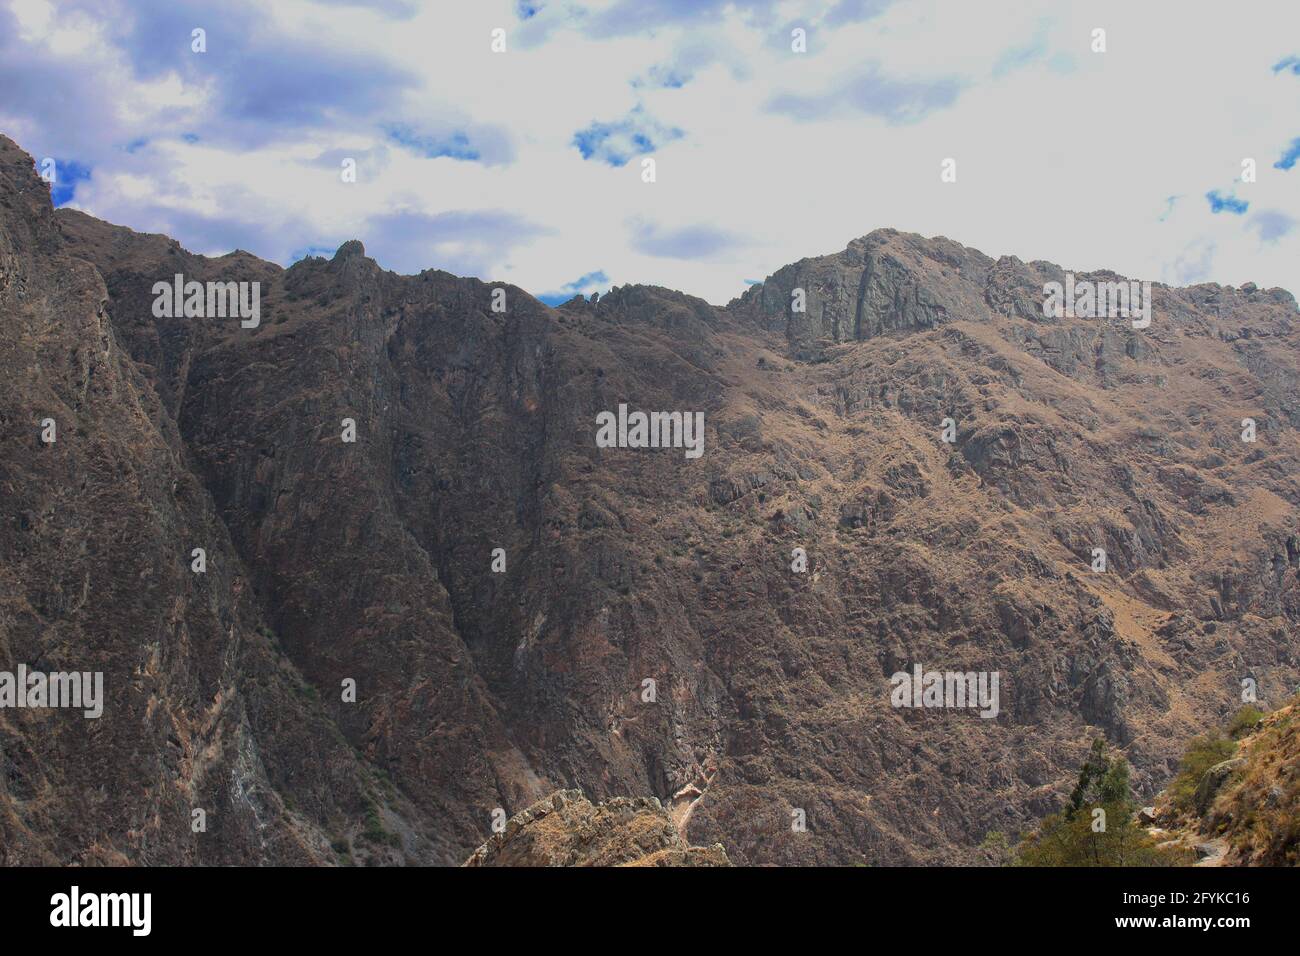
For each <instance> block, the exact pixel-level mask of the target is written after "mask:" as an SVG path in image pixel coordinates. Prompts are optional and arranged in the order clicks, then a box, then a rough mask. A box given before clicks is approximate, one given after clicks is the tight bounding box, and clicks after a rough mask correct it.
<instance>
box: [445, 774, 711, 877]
mask: <svg viewBox="0 0 1300 956" xmlns="http://www.w3.org/2000/svg"><path fill="white" fill-rule="evenodd" d="M464 865H465V866H730V865H731V863H730V862H729V861H728V860H727V852H726V850H724V849H723V848H722V845H721V844H716V843H715V844H714V845H713V846H710V847H701V846H690V845H688V844H687V842H686V841H685V840H684V839H682V837H681V835H680V834H679V833H678V832H677V827H676V826H675V825H674V824H673V821H672V818H671V817H670V816H669V814H668V811H667V810H665V809H664V808H663V806H662V805H661V804H660V803H659V801H658V800H657V799H655V798H653V797H651V798H645V797H637V798H627V797H614V798H612V799H610V800H607V801H605V802H604V803H599V804H593V803H592V802H591V801H589V800H588V799H587V798H586V797H584V796H583V795H582V791H581V790H559V791H557V792H555V793H553V794H551V796H549V797H547V798H546V799H544V800H539V801H538V802H537V803H534V804H533V805H532V806H531V807H529V808H528V809H527V810H522V811H520V812H519V813H517V814H515V815H514V816H513V817H511V818H510V819H509V820H508V821H507V822H506V828H505V832H504V833H499V834H496V835H494V836H493V837H492V838H491V839H490V840H488V841H487V842H486V843H484V844H483V845H482V846H481V847H479V848H478V849H477V850H475V851H474V853H473V855H472V856H471V857H470V858H469V859H468V860H466V861H465V863H464Z"/></svg>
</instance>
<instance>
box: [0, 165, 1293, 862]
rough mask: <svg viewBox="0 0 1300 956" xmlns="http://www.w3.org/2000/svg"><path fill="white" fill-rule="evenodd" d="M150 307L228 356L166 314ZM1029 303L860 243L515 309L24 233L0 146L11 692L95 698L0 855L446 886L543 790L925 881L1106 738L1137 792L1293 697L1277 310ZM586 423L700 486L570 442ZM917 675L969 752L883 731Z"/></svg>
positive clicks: (8, 775) (1045, 800)
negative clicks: (206, 302) (175, 284)
mask: <svg viewBox="0 0 1300 956" xmlns="http://www.w3.org/2000/svg"><path fill="white" fill-rule="evenodd" d="M178 273H180V274H183V275H184V277H185V279H187V280H198V281H201V282H209V281H222V282H226V281H229V282H253V281H256V282H259V283H260V289H261V315H260V323H259V324H258V325H257V326H256V327H255V328H245V327H242V326H241V323H240V321H239V320H238V319H234V318H211V319H209V318H158V317H155V315H154V310H153V308H152V305H153V302H154V298H155V295H154V292H153V287H154V284H155V283H157V282H160V281H162V282H170V281H171V280H172V277H173V276H174V275H175V274H178ZM1062 276H1063V272H1062V270H1061V269H1060V268H1059V267H1057V266H1054V265H1051V264H1049V263H1042V262H1035V263H1028V264H1026V263H1022V262H1019V261H1018V260H1015V259H1010V258H1004V259H1000V260H996V261H995V260H992V259H989V258H988V257H986V256H983V255H981V254H980V253H978V252H976V251H974V250H971V249H966V248H964V247H962V246H960V245H958V244H956V243H954V242H951V241H949V240H945V239H931V240H927V239H922V238H920V237H917V236H909V235H903V234H900V233H896V232H892V231H888V230H885V231H879V232H875V233H872V234H871V235H869V236H867V237H865V238H864V239H861V240H857V241H855V242H854V243H852V244H850V246H849V248H848V249H846V250H845V251H844V252H842V253H839V254H837V255H833V256H826V257H822V258H818V259H809V260H803V261H801V262H799V263H796V264H794V265H792V266H788V267H786V268H785V269H782V270H780V271H779V272H778V273H777V274H776V275H774V276H772V277H771V278H770V279H768V280H767V281H766V282H765V283H763V284H762V285H760V286H755V287H753V288H751V289H750V290H749V291H748V292H747V293H746V294H745V295H744V296H743V297H741V298H740V299H738V300H736V301H734V302H732V303H731V304H730V305H728V306H727V307H725V308H719V307H714V306H710V305H708V304H706V303H704V302H702V301H700V300H698V299H694V298H692V297H690V296H685V295H682V294H680V293H675V292H671V291H668V290H664V289H658V288H650V287H643V286H631V287H624V288H621V289H616V290H614V291H613V292H612V293H610V294H609V295H607V296H605V297H603V298H601V299H600V300H599V301H598V302H587V301H583V300H581V299H575V300H574V301H572V302H569V303H567V304H566V305H564V306H563V307H561V308H559V309H549V308H547V307H546V306H544V305H542V304H540V303H538V302H537V301H536V300H534V299H533V298H532V297H531V296H529V295H528V294H527V293H525V292H524V291H523V290H520V289H517V288H514V287H511V286H502V285H500V284H492V285H489V284H485V283H483V282H480V281H478V280H476V279H462V278H457V277H455V276H451V275H448V274H447V273H443V272H437V271H427V272H424V273H421V274H419V275H416V276H397V275H394V274H392V273H388V272H385V271H383V270H382V269H380V268H379V267H378V266H377V265H376V264H375V263H374V262H373V261H372V260H370V259H369V258H367V257H366V256H365V254H364V250H363V249H362V247H361V244H360V243H357V242H350V243H347V244H345V245H344V246H343V247H342V248H340V249H339V251H338V253H337V254H336V255H335V256H334V257H333V258H332V259H329V260H326V259H319V258H309V259H305V260H303V261H301V262H299V263H297V264H295V265H294V266H293V267H292V268H290V269H287V270H284V269H281V268H279V267H277V266H275V265H273V264H270V263H266V262H262V261H260V260H257V259H256V258H254V257H252V256H249V255H247V254H245V253H242V252H236V253H232V254H231V255H228V256H224V257H221V258H216V259H213V258H205V257H202V256H195V255H192V254H190V253H188V252H186V251H185V250H184V249H182V248H180V247H179V246H178V245H177V244H176V243H175V242H172V241H171V240H168V239H166V238H165V237H161V236H147V235H140V234H137V233H133V232H131V231H130V230H127V229H124V228H121V227H116V226H111V225H108V224H106V223H102V222H99V221H97V220H94V219H91V218H89V217H87V216H85V215H83V214H81V213H78V212H74V211H70V210H61V211H59V212H57V213H56V212H54V211H52V210H51V208H50V205H49V200H48V192H47V190H46V188H45V186H44V184H42V183H41V182H40V180H39V179H38V178H37V177H36V175H35V172H34V170H33V168H32V162H31V159H30V157H28V156H26V155H25V154H23V153H22V152H21V151H20V150H18V149H17V148H16V147H15V146H14V145H13V144H12V143H10V142H8V141H7V140H2V139H0V323H3V326H4V328H3V336H2V337H0V393H2V394H0V398H2V399H3V400H2V401H0V409H2V411H0V415H3V418H2V419H0V428H2V429H3V438H4V448H3V453H2V454H0V487H3V488H4V492H5V494H4V508H5V512H4V514H3V516H2V517H3V521H2V522H0V670H5V669H8V670H13V669H14V668H15V667H16V666H17V665H18V664H19V663H20V662H21V663H26V664H28V665H32V666H36V664H37V663H41V664H42V666H44V669H46V670H58V669H60V668H63V667H65V666H66V667H68V668H73V667H76V668H78V669H81V670H101V671H103V673H104V675H105V688H106V690H105V697H106V703H105V713H104V716H103V717H102V718H100V719H99V720H97V721H93V720H83V719H82V718H80V717H77V718H75V719H73V718H71V717H70V716H69V715H68V714H67V713H65V712H58V711H54V712H49V711H46V712H41V711H30V710H28V711H19V710H4V709H0V753H2V754H3V756H2V757H0V760H2V761H3V763H2V764H0V766H2V767H3V772H2V773H0V860H3V861H4V862H11V863H14V862H36V861H42V862H60V863H67V862H76V861H88V862H94V861H100V860H110V859H111V860H120V861H123V862H145V863H150V862H229V861H234V860H252V859H256V860H266V861H274V862H303V863H322V862H348V861H362V860H373V861H375V862H400V861H408V862H421V863H428V862H432V863H459V862H461V861H462V860H464V859H465V858H466V856H467V854H469V853H470V851H471V850H473V848H474V847H476V846H479V845H480V844H482V843H483V841H484V840H485V839H487V838H488V836H489V835H490V834H491V822H492V819H493V814H494V812H495V811H498V810H501V811H504V812H505V813H506V815H507V816H509V815H513V814H515V813H517V812H518V811H519V810H520V809H522V808H525V807H529V806H530V805H532V804H533V803H534V802H535V801H537V800H538V799H539V798H541V797H543V796H544V795H545V794H548V793H551V792H553V791H554V790H555V789H556V788H560V787H576V788H581V789H582V790H583V791H584V792H585V793H587V794H590V795H591V796H592V797H593V799H594V800H596V801H607V800H609V799H610V798H614V797H623V796H644V797H650V796H653V797H656V798H658V799H660V800H661V801H662V802H663V804H664V805H665V806H669V807H671V808H672V812H673V813H674V814H675V815H677V816H675V819H676V820H677V821H678V822H679V823H680V824H681V827H682V830H683V831H684V832H685V835H686V838H687V842H688V843H690V844H697V845H699V844H713V843H721V844H722V845H723V846H724V847H725V848H726V853H727V855H728V857H729V858H730V860H731V861H732V862H733V863H738V864H754V863H849V862H858V861H866V862H869V863H873V864H895V863H939V862H956V861H960V860H965V859H971V858H973V856H972V853H973V851H972V850H971V848H972V847H974V846H975V845H977V844H978V843H979V841H980V839H981V838H982V837H983V835H984V834H985V833H987V832H988V831H991V830H1004V831H1016V830H1018V829H1020V828H1022V827H1023V826H1025V825H1027V824H1028V823H1030V822H1031V821H1033V820H1034V819H1037V818H1038V817H1040V816H1042V815H1043V814H1044V813H1045V812H1047V811H1049V810H1051V809H1053V808H1054V807H1055V805H1056V804H1057V803H1058V802H1059V801H1060V799H1061V795H1062V793H1063V792H1064V791H1067V790H1068V789H1069V786H1070V785H1071V783H1072V775H1073V771H1074V768H1076V767H1077V766H1078V764H1079V762H1080V760H1081V759H1082V756H1083V754H1084V753H1085V751H1086V750H1087V747H1088V743H1089V742H1090V740H1091V737H1092V736H1093V735H1094V734H1095V732H1096V730H1097V729H1100V730H1101V731H1103V732H1104V733H1105V734H1106V735H1107V736H1109V737H1110V738H1111V739H1112V740H1113V741H1115V742H1116V743H1118V744H1121V745H1123V746H1124V747H1125V748H1126V753H1127V754H1128V756H1129V759H1130V761H1131V762H1132V764H1133V765H1134V768H1135V771H1136V774H1135V776H1136V780H1137V783H1138V784H1139V786H1140V787H1141V788H1142V789H1143V791H1144V792H1148V793H1154V792H1155V790H1156V789H1158V787H1159V785H1160V784H1162V783H1163V782H1164V780H1165V779H1166V778H1167V777H1168V776H1169V774H1170V773H1171V772H1172V771H1173V769H1174V765H1175V761H1176V760H1177V757H1178V755H1179V753H1180V745H1181V743H1182V741H1183V740H1185V739H1186V738H1187V737H1188V736H1190V735H1191V734H1192V733H1194V732H1196V731H1197V730H1199V729H1200V728H1201V727H1203V726H1205V725H1206V724H1208V723H1211V722H1221V721H1222V719H1223V717H1224V716H1225V715H1226V714H1228V713H1229V712H1231V711H1232V710H1234V709H1235V707H1236V705H1237V702H1238V699H1239V690H1240V681H1241V680H1242V679H1243V678H1247V677H1250V678H1253V679H1255V680H1256V681H1257V682H1258V684H1259V686H1260V689H1261V696H1262V697H1265V698H1267V696H1268V695H1269V694H1270V693H1274V694H1276V693H1280V692H1281V690H1282V688H1284V687H1290V686H1294V684H1295V683H1296V680H1297V678H1298V677H1300V658H1298V656H1297V651H1298V649H1297V646H1296V643H1297V642H1296V634H1297V626H1298V624H1300V591H1298V589H1297V573H1298V571H1300V521H1298V520H1297V506H1298V505H1300V481H1298V480H1297V477H1296V476H1297V464H1298V463H1300V439H1298V438H1297V431H1296V428H1297V426H1300V362H1298V361H1297V359H1298V356H1300V352H1298V350H1297V349H1298V346H1300V332H1298V331H1297V327H1296V317H1297V316H1296V304H1295V300H1294V298H1292V297H1291V296H1290V295H1289V294H1288V293H1286V292H1283V291H1282V290H1260V289H1256V288H1253V287H1250V286H1247V287H1244V288H1242V289H1231V288H1223V287H1219V286H1212V285H1203V286H1195V287H1192V288H1188V289H1171V288H1165V287H1157V288H1156V289H1155V308H1154V313H1155V316H1154V320H1153V322H1152V324H1151V326H1150V327H1149V328H1147V329H1144V330H1136V329H1133V328H1132V326H1131V324H1130V323H1129V322H1128V321H1127V320H1124V319H1118V320H1114V319H1112V320H1106V319H1070V318H1062V319H1050V318H1045V317H1044V316H1043V315H1042V299H1043V294H1042V288H1043V284H1044V283H1045V282H1049V281H1059V280H1060V278H1061V277H1062ZM1081 278H1093V279H1096V280H1098V281H1107V280H1109V279H1111V278H1114V277H1111V276H1109V275H1108V274H1107V275H1102V274H1098V275H1096V276H1091V277H1088V276H1081ZM497 289H501V290H504V305H505V311H504V312H498V311H494V310H493V301H494V290H497ZM796 290H802V291H803V294H804V297H805V300H806V308H805V309H804V310H803V311H794V310H792V308H791V303H792V301H793V298H794V293H795V291H796ZM497 301H498V302H499V301H500V298H499V297H497ZM620 404H626V405H627V406H629V408H630V409H632V410H642V411H680V412H695V411H699V412H702V413H703V414H704V421H705V431H704V451H703V454H702V455H701V456H700V457H699V458H688V457H687V456H686V455H685V454H684V453H683V450H682V449H680V448H672V449H638V448H607V447H598V445H597V442H596V440H595V436H596V431H597V415H598V414H600V413H602V412H615V411H616V410H617V409H618V408H619V405H620ZM46 418H52V419H54V420H55V421H56V423H57V427H58V438H57V441H56V442H55V443H54V444H45V443H43V442H42V441H41V440H40V435H41V429H40V423H41V422H42V421H43V420H44V419H46ZM945 418H950V419H952V438H953V439H954V440H953V441H952V442H945V441H944V440H943V439H942V435H941V433H942V430H943V427H944V424H943V420H944V419H945ZM1244 418H1251V419H1253V420H1254V421H1255V422H1256V427H1257V440H1256V441H1254V442H1244V441H1242V440H1241V433H1242V429H1243V426H1242V419H1244ZM345 420H350V421H351V422H352V423H353V424H354V426H355V439H356V440H355V441H347V440H345V437H346V436H345V431H346V429H347V425H346V424H345ZM196 547H203V548H205V549H206V556H207V570H206V572H205V573H204V574H196V573H194V572H193V571H192V570H191V552H192V549H193V548H196ZM796 548H802V549H804V550H805V551H806V555H807V562H808V566H807V570H806V571H796V570H792V564H797V559H796V557H795V555H794V554H792V552H794V549H796ZM1095 548H1103V549H1105V551H1106V554H1107V560H1108V565H1107V570H1106V572H1105V573H1100V574H1098V573H1093V572H1092V570H1091V566H1092V563H1093V560H1094V558H1093V549H1095ZM497 549H500V550H497ZM502 562H504V570H501V566H502ZM494 567H495V568H496V570H494ZM45 665H48V666H45ZM913 665H921V666H922V667H923V668H925V669H927V670H940V671H961V672H967V671H970V672H997V673H998V674H999V677H1000V684H999V687H1000V703H999V707H998V712H997V715H996V717H992V718H988V719H986V718H981V717H980V716H979V715H978V714H977V713H976V712H974V711H972V710H970V709H904V708H897V707H894V706H891V702H890V692H891V683H890V676H891V675H892V674H893V673H895V672H896V671H903V670H907V671H909V672H910V670H911V669H912V667H913ZM352 684H354V686H355V699H351V698H350V697H349V694H348V689H347V688H348V687H349V685H352ZM195 808H206V809H207V813H208V817H207V818H208V827H207V831H206V832H204V833H194V832H192V825H191V823H192V821H191V815H192V811H193V810H194V809H195Z"/></svg>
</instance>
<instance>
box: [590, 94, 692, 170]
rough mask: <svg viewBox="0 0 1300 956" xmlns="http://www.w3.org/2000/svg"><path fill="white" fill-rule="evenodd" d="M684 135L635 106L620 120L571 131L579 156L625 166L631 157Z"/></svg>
mask: <svg viewBox="0 0 1300 956" xmlns="http://www.w3.org/2000/svg"><path fill="white" fill-rule="evenodd" d="M685 135H686V134H685V133H684V132H682V131H681V130H680V129H677V128H675V127H668V126H664V125H663V124H662V123H660V122H659V121H658V120H656V119H654V118H653V117H651V116H650V115H649V114H648V113H646V112H645V110H644V109H642V108H641V107H640V106H637V107H636V108H635V109H633V110H632V111H631V112H630V113H628V114H627V116H626V117H625V118H623V119H621V120H616V121H614V122H612V123H600V122H593V123H592V124H591V125H590V126H588V127H587V128H586V129H580V130H578V131H577V132H576V133H574V134H573V145H574V146H576V147H578V152H579V153H581V154H582V158H583V159H594V160H597V161H598V162H604V163H608V164H609V165H610V166H626V165H627V163H628V161H629V160H630V159H631V158H632V157H633V156H644V155H645V154H647V153H653V152H654V151H655V150H656V149H658V148H659V147H661V146H663V145H664V144H665V143H670V142H672V141H673V140H675V139H681V138H682V137H683V136H685Z"/></svg>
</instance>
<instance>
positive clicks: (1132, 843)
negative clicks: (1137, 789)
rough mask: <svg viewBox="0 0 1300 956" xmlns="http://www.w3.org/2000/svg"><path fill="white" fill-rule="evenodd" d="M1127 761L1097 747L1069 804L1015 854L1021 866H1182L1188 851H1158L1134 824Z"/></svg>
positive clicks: (1082, 769) (1098, 744) (1097, 744)
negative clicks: (1109, 754)
mask: <svg viewBox="0 0 1300 956" xmlns="http://www.w3.org/2000/svg"><path fill="white" fill-rule="evenodd" d="M1136 808H1137V805H1136V803H1135V802H1134V800H1133V796H1132V793H1131V792H1130V791H1129V767H1128V761H1127V760H1125V759H1124V757H1123V756H1122V755H1116V756H1115V757H1110V756H1108V755H1107V753H1106V742H1105V741H1104V740H1102V739H1101V738H1098V739H1097V740H1094V741H1093V742H1092V749H1091V750H1090V751H1089V752H1088V756H1087V758H1086V759H1085V760H1084V762H1083V766H1082V767H1080V768H1079V779H1078V782H1076V783H1075V786H1074V790H1073V791H1071V793H1070V803H1069V805H1068V806H1067V807H1066V809H1065V810H1064V811H1062V812H1061V813H1054V814H1052V815H1051V816H1049V817H1047V818H1046V819H1044V820H1043V821H1042V823H1040V824H1039V826H1038V829H1037V830H1035V831H1034V832H1033V833H1031V834H1029V835H1028V836H1026V837H1025V838H1024V839H1023V840H1021V842H1020V845H1019V846H1018V847H1017V848H1016V863H1017V864H1018V865H1020V866H1180V865H1183V864H1185V863H1188V862H1190V855H1189V854H1188V853H1187V852H1186V851H1179V850H1172V849H1162V848H1159V847H1157V846H1156V841H1155V840H1154V839H1152V838H1151V837H1150V836H1149V835H1148V834H1147V833H1146V831H1144V830H1142V829H1141V828H1140V827H1138V826H1137V824H1136V823H1135V822H1134V819H1133V813H1134V810H1135V809H1136Z"/></svg>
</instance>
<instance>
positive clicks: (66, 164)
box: [50, 159, 90, 209]
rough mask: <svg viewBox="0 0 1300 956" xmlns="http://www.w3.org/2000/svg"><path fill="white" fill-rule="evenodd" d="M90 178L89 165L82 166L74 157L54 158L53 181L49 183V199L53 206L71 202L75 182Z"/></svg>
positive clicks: (75, 187)
mask: <svg viewBox="0 0 1300 956" xmlns="http://www.w3.org/2000/svg"><path fill="white" fill-rule="evenodd" d="M88 179H90V167H89V166H83V165H81V163H79V162H77V161H76V160H75V159H58V160H55V166H54V182H53V183H51V184H50V201H51V202H53V203H54V206H55V208H56V209H57V208H58V207H59V206H66V205H67V204H68V203H70V202H72V197H73V196H74V195H75V194H76V192H77V183H84V182H86V181H87V180H88Z"/></svg>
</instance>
